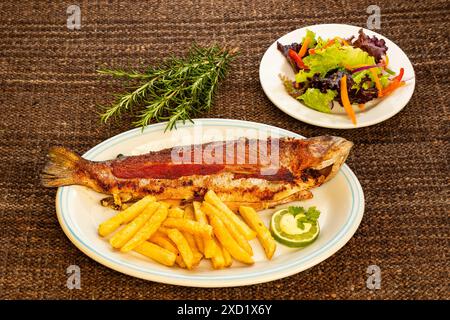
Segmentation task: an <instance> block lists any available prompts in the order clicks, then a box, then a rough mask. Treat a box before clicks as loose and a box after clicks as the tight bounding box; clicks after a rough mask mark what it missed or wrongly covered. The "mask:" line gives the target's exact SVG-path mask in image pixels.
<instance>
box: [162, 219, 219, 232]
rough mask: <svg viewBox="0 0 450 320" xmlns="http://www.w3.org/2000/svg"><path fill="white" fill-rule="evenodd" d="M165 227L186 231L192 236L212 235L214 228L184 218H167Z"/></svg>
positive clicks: (164, 223)
mask: <svg viewBox="0 0 450 320" xmlns="http://www.w3.org/2000/svg"><path fill="white" fill-rule="evenodd" d="M163 226H164V227H167V228H175V229H178V230H181V231H186V232H189V233H191V234H201V235H206V236H211V235H212V228H211V226H210V225H207V224H204V223H200V222H197V221H193V220H188V219H184V218H167V219H166V220H165V221H164V222H163Z"/></svg>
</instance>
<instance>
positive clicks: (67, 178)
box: [41, 147, 82, 187]
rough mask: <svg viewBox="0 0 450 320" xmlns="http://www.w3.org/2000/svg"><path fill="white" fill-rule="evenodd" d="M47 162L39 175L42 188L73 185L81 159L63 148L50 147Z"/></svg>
mask: <svg viewBox="0 0 450 320" xmlns="http://www.w3.org/2000/svg"><path fill="white" fill-rule="evenodd" d="M48 158H49V161H48V163H47V164H46V166H45V168H44V170H43V171H42V174H41V183H42V185H43V186H44V187H60V186H67V185H71V184H75V183H76V182H77V179H76V172H77V169H78V167H79V163H80V161H81V160H82V158H81V157H80V156H79V155H77V154H75V153H73V152H72V151H70V150H68V149H66V148H63V147H52V148H51V149H50V151H49V152H48Z"/></svg>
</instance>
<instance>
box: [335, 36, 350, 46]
mask: <svg viewBox="0 0 450 320" xmlns="http://www.w3.org/2000/svg"><path fill="white" fill-rule="evenodd" d="M335 39H337V40H339V41H340V42H342V44H343V45H344V46H348V42H347V41H345V39H342V38H341V37H335Z"/></svg>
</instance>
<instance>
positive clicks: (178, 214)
mask: <svg viewBox="0 0 450 320" xmlns="http://www.w3.org/2000/svg"><path fill="white" fill-rule="evenodd" d="M167 216H168V217H169V218H183V216H184V210H183V209H181V208H179V207H175V208H170V209H169V213H168V215H167Z"/></svg>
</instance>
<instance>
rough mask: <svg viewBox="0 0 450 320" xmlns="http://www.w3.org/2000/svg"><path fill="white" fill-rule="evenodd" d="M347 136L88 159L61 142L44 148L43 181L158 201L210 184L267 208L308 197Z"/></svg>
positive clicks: (342, 154)
mask: <svg viewBox="0 0 450 320" xmlns="http://www.w3.org/2000/svg"><path fill="white" fill-rule="evenodd" d="M352 146H353V143H352V142H350V141H348V140H346V139H344V138H340V137H333V136H319V137H314V138H309V139H294V138H270V137H269V138H267V139H266V140H256V139H245V138H241V139H238V140H233V141H219V142H210V143H205V144H201V145H191V146H181V147H175V148H169V149H163V150H160V151H153V152H149V153H147V154H144V155H139V156H129V157H121V158H117V159H114V160H108V161H101V162H93V161H89V160H86V159H83V158H82V157H80V156H78V155H76V154H75V153H73V152H72V151H70V150H68V149H65V148H63V147H53V148H51V149H50V151H49V155H48V156H49V158H50V159H49V162H48V163H47V165H46V166H45V168H44V170H43V173H42V175H41V181H42V184H43V185H44V186H45V187H59V186H65V185H83V186H86V187H88V188H91V189H93V190H95V191H97V192H100V193H104V194H110V195H112V196H113V197H114V200H115V202H116V203H119V204H120V203H121V202H122V201H133V200H137V199H140V198H142V197H144V196H146V195H154V196H155V197H156V198H157V199H158V200H167V199H179V200H183V201H193V200H201V199H202V198H203V195H204V194H205V193H206V192H207V191H208V190H210V189H211V190H214V191H215V193H216V194H217V195H218V196H219V197H220V199H221V200H222V201H225V202H227V203H230V204H233V205H238V204H242V203H245V204H246V205H252V204H254V206H255V207H258V208H261V207H273V206H276V205H278V204H281V203H285V202H286V201H294V200H304V199H308V198H311V197H312V194H311V192H310V191H309V190H310V189H311V188H314V187H317V186H320V185H321V184H323V183H324V182H326V181H328V180H330V179H332V178H333V177H334V176H335V175H336V173H337V172H338V171H339V169H340V167H341V166H342V164H343V163H344V162H345V160H346V158H347V156H348V154H349V152H350V149H351V148H352Z"/></svg>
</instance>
